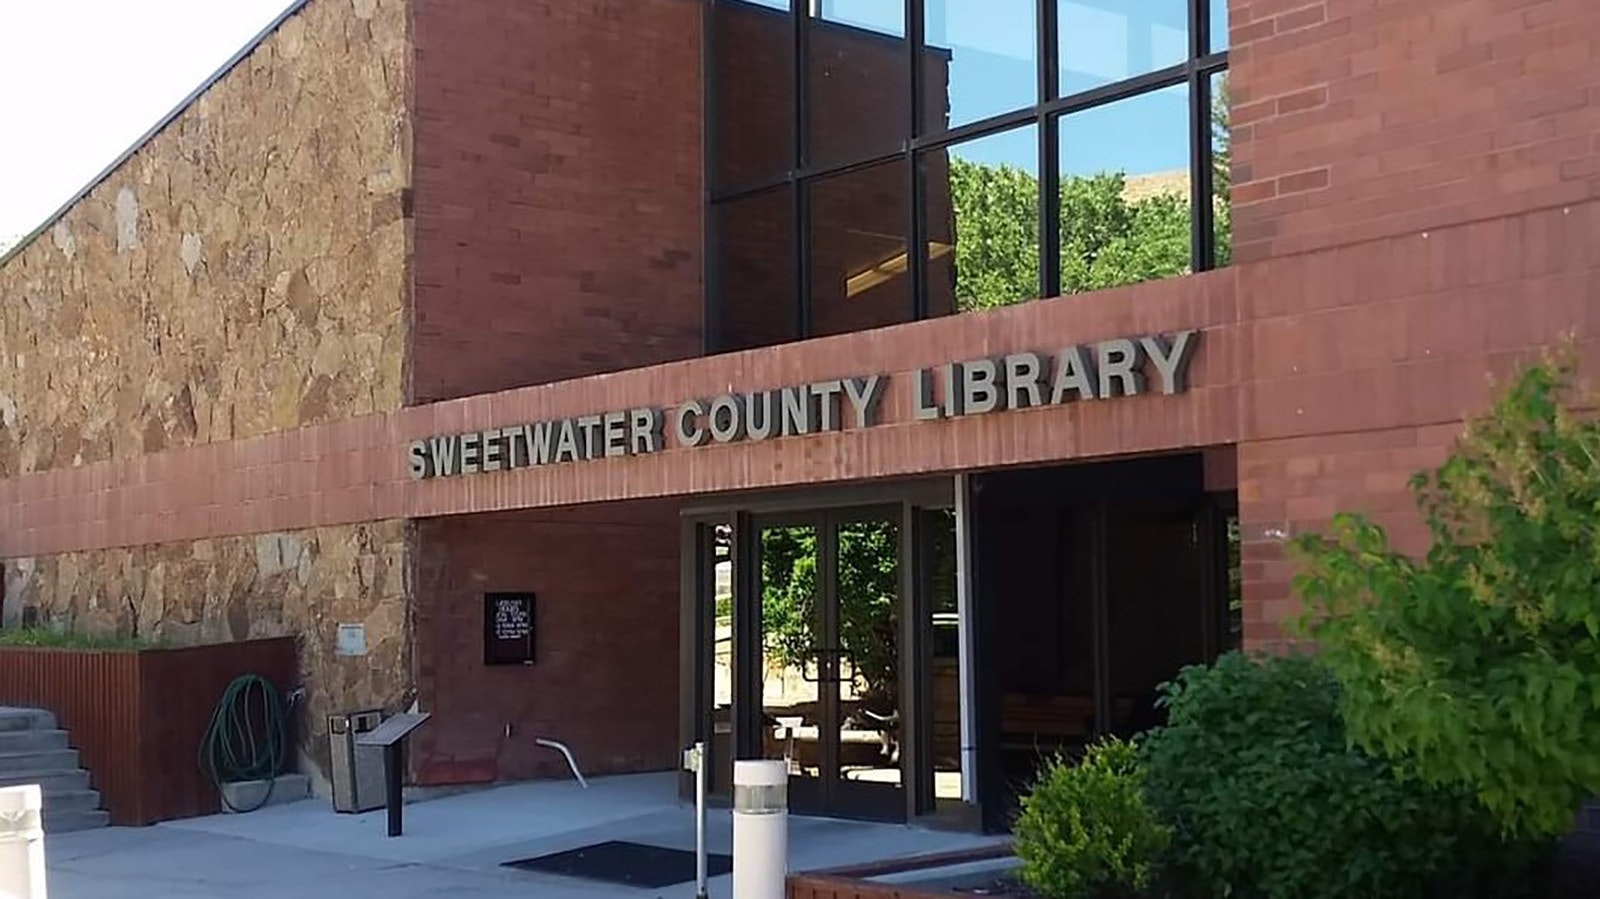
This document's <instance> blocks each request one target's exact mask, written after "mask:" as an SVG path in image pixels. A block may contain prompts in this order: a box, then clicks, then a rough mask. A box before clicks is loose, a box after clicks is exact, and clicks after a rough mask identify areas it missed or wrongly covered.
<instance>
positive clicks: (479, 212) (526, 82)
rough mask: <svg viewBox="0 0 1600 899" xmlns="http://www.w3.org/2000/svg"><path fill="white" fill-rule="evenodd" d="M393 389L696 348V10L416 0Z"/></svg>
mask: <svg viewBox="0 0 1600 899" xmlns="http://www.w3.org/2000/svg"><path fill="white" fill-rule="evenodd" d="M411 27H412V39H413V42H414V47H415V53H416V80H415V84H414V86H413V103H414V108H413V111H414V115H415V132H416V171H415V181H416V188H415V190H416V193H415V245H414V250H413V254H414V255H413V258H412V264H413V265H414V267H415V293H416V297H415V305H414V309H413V311H412V331H411V357H410V362H411V369H410V390H409V393H408V401H410V402H418V403H425V402H432V401H434V400H439V399H444V398H449V397H456V396H464V395H468V394H475V393H483V392H486V391H493V390H502V389H505V388H508V387H521V386H524V385H527V384H541V383H546V382H550V381H558V380H561V379H564V378H575V377H581V376H583V375H590V374H595V373H597V372H606V371H613V370H616V369H622V368H629V367H632V366H637V365H648V364H651V363H655V362H664V361H667V360H671V359H682V358H686V357H689V356H693V355H696V354H698V353H699V352H700V346H701V338H700V334H701V330H700V319H701V289H700V281H701V278H700V265H701V262H700V260H701V251H700V234H701V216H702V211H701V206H702V203H701V198H702V193H701V185H702V180H703V179H702V168H703V164H702V159H703V157H702V155H701V147H700V141H701V127H702V125H701V122H702V120H701V116H700V31H699V29H700V8H699V4H698V3H695V2H693V0H610V2H604V3H592V2H584V3H577V2H560V3H543V4H519V3H507V2H504V0H413V3H412V23H411Z"/></svg>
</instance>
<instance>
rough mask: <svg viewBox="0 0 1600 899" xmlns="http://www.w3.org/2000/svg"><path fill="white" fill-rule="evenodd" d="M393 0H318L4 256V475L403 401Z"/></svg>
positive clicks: (0, 281) (406, 167)
mask: <svg viewBox="0 0 1600 899" xmlns="http://www.w3.org/2000/svg"><path fill="white" fill-rule="evenodd" d="M406 21H407V18H406V3H405V2H404V0H312V2H311V3H310V4H308V5H307V6H306V7H305V8H304V9H303V10H302V11H301V12H299V13H298V14H296V15H295V16H293V17H291V18H290V19H288V20H287V21H286V22H284V24H283V25H282V27H281V28H279V29H278V31H277V32H275V33H274V34H273V35H271V36H270V37H268V38H267V39H266V40H265V41H264V42H263V43H262V44H261V45H260V46H259V47H257V48H256V49H255V51H254V52H253V53H252V54H251V55H250V56H249V57H248V58H247V59H245V60H244V61H243V62H241V63H240V64H239V65H238V66H237V67H235V68H234V69H233V70H232V71H231V72H229V73H228V74H227V75H226V76H225V77H223V78H222V79H221V80H220V81H218V82H217V83H216V84H214V85H212V86H211V87H210V89H209V90H208V91H207V92H206V93H205V94H204V95H202V96H201V97H200V98H199V100H197V101H196V102H195V103H194V104H192V105H191V106H190V107H189V109H187V110H186V111H185V112H184V113H183V114H182V115H180V116H179V117H178V118H177V119H176V120H174V121H173V122H171V123H170V124H169V125H168V126H167V127H166V129H165V130H163V131H162V132H161V133H160V134H158V135H156V137H155V138H153V139H152V140H151V141H149V142H148V143H147V144H146V145H145V146H144V147H143V148H141V149H140V150H139V151H138V152H137V153H135V154H134V155H133V156H132V157H131V158H130V159H128V160H127V161H126V162H125V163H124V164H123V165H122V166H121V167H120V168H119V169H118V170H117V171H116V172H114V173H113V174H112V175H111V176H110V177H108V178H106V179H105V180H104V181H103V182H102V183H101V184H100V185H99V186H98V187H96V188H95V189H94V190H93V191H92V192H91V193H90V194H89V195H88V196H86V197H84V198H83V199H82V200H80V201H79V202H78V203H77V204H76V205H75V206H74V207H73V208H72V209H71V210H70V211H68V212H67V213H66V215H65V216H63V217H62V218H61V219H60V220H59V221H58V222H56V224H55V225H54V226H53V227H52V228H51V229H50V230H49V231H47V232H46V233H44V234H41V235H39V237H37V238H35V239H34V240H33V242H32V243H31V244H30V245H28V246H27V247H25V248H24V249H23V250H22V251H21V252H20V253H18V254H17V255H16V256H15V257H14V258H12V259H11V260H9V261H8V262H6V263H5V264H4V265H3V266H0V300H3V302H0V350H3V352H0V419H3V425H4V426H3V428H0V476H10V475H15V474H18V473H22V472H29V471H38V470H42V469H48V468H54V467H60V466H68V465H76V464H81V463H83V462H93V461H96V460H100V459H105V458H110V457H118V458H121V457H127V456H133V455H138V454H141V453H149V452H157V451H160V450H163V449H167V448H169V447H174V446H181V445H187V444H193V443H203V442H207V441H214V440H228V439H231V438H238V437H249V436H254V435H257V434H262V433H265V432H269V431H275V430H283V429H286V428H293V427H297V426H299V425H303V424H309V423H314V422H319V421H325V420H328V419H331V418H338V417H344V416H349V415H355V414H361V413H366V412H374V411H382V410H389V409H395V408H398V407H399V405H400V397H401V376H402V374H401V372H402V365H403V360H404V358H405V341H406V330H405V318H404V309H405V302H406V271H407V269H406V264H405V260H406V239H407V238H406V227H407V225H406V221H405V219H404V218H403V217H402V195H403V193H404V191H405V190H406V188H407V186H408V183H409V179H410V163H409V159H408V156H409V138H408V136H407V127H408V126H407V115H406V112H405V108H406V107H405V81H406V77H407V75H406V72H407V64H406V60H407V50H406V48H407V44H406V28H407V25H406Z"/></svg>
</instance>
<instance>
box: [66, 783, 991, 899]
mask: <svg viewBox="0 0 1600 899" xmlns="http://www.w3.org/2000/svg"><path fill="white" fill-rule="evenodd" d="M674 784H675V780H674V777H673V775H671V774H652V775H638V776H632V777H616V778H604V779H600V780H595V781H591V782H590V789H588V790H583V789H581V788H580V787H578V785H577V784H575V783H571V782H540V783H529V784H518V785H512V786H504V787H497V788H493V789H487V790H482V791H476V792H472V793H465V794H459V795H454V796H449V797H445V798H440V799H433V800H428V801H423V802H415V803H412V804H409V805H407V806H406V810H405V831H406V832H405V834H404V835H402V836H400V837H396V838H393V839H391V838H389V837H387V836H386V835H385V828H386V820H387V819H386V818H385V815H384V812H383V811H381V810H379V811H374V812H367V813H365V814H361V815H341V814H337V813H335V812H334V811H333V810H332V809H331V808H330V807H329V806H328V804H327V802H326V801H324V800H315V799H313V800H307V801H304V802H296V803H291V804H288V805H280V806H271V807H268V808H264V809H261V810H259V811H256V812H251V813H249V814H244V815H217V816H213V817H209V818H197V819H191V820H186V821H176V822H169V823H167V824H161V825H157V826H155V827H147V828H110V829H102V830H93V831H84V832H81V833H69V834H61V835H59V836H52V837H49V838H48V839H47V841H46V847H45V851H46V855H47V860H48V864H49V868H50V884H49V888H50V897H51V899H166V897H174V899H189V897H216V899H223V897H227V899H257V897H260V899H267V897H272V899H280V897H286V896H287V897H295V899H335V897H338V899H349V897H363V896H381V897H383V899H420V897H431V896H468V897H513V896H516V897H528V896H538V897H540V899H595V897H635V899H639V897H661V899H690V897H692V896H693V895H694V884H693V882H692V881H691V882H689V883H684V884H679V885H676V886H673V887H670V888H666V889H662V890H640V889H633V888H629V887H622V886H614V885H610V884H604V883H598V882H594V881H587V880H578V879H572V878H564V877H554V876H549V875H542V874H533V873H527V872H522V871H518V870H515V869H512V868H505V867H501V863H502V862H506V861H511V860H515V859H522V858H530V857H533V856H538V855H544V854H547V853H551V852H560V851H563V850H567V849H574V848H577V847H580V846H586V845H590V844H593V843H598V842H603V841H606V840H633V841H637V842H642V843H647V844H650V845H655V846H663V847H668V848H678V849H693V848H694V811H693V808H692V807H691V806H687V805H684V804H682V803H680V802H679V801H678V800H677V798H676V795H675V791H674ZM732 831H733V827H732V818H731V816H730V815H729V813H728V812H727V811H726V810H713V811H712V813H711V816H710V821H709V825H708V827H707V839H708V842H709V844H710V849H711V851H712V852H721V853H727V852H730V851H731V848H732ZM993 842H997V840H996V838H988V837H980V836H974V835H971V834H955V833H945V832H937V831H929V830H924V829H920V828H914V827H904V826H895V825H877V824H863V823H858V822H849V821H838V820H832V819H815V818H792V819H791V820H790V841H789V848H790V854H789V864H790V870H793V871H801V870H810V869H816V868H824V867H832V866H835V865H843V864H855V863H860V862H866V861H874V860H878V859H884V858H894V857H899V856H906V855H917V854H922V853H928V852H942V851H950V850H957V849H966V848H972V847H975V846H982V845H988V844H990V843H993ZM729 880H730V878H728V877H721V878H716V879H714V880H712V881H711V895H712V896H713V897H717V899H727V897H730V886H729Z"/></svg>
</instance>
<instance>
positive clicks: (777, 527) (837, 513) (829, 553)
mask: <svg viewBox="0 0 1600 899" xmlns="http://www.w3.org/2000/svg"><path fill="white" fill-rule="evenodd" d="M752 525H753V527H754V529H755V538H756V539H755V550H756V565H757V572H756V574H757V577H758V583H757V585H756V594H757V596H758V597H759V599H760V602H761V618H760V620H761V626H762V631H763V633H762V640H761V651H762V658H761V661H760V668H759V670H758V673H759V675H760V678H761V684H760V691H761V693H760V695H761V704H760V707H759V708H756V707H754V706H753V704H752V708H751V712H753V713H755V714H756V715H757V716H758V720H757V721H756V722H754V724H755V727H756V729H757V730H758V731H759V733H760V738H761V755H762V757H764V758H769V759H784V760H786V761H787V762H788V764H789V774H790V783H789V803H790V807H791V808H793V809H794V810H795V811H796V812H797V813H799V814H825V815H834V816H840V817H852V818H873V819H889V820H894V819H897V818H901V817H904V815H905V794H904V789H905V777H904V773H903V768H902V753H901V751H900V744H901V735H900V723H901V720H902V717H903V716H902V714H901V703H900V683H899V681H900V655H901V653H900V606H901V595H900V594H901V584H900V581H901V578H900V565H901V558H900V555H901V552H900V543H901V541H900V510H899V508H898V507H888V508H882V507H879V508H856V509H833V510H827V511H821V512H809V513H798V514H787V515H784V514H779V515H771V516H755V517H754V519H753V521H752Z"/></svg>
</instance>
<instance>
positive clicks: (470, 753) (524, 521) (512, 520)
mask: <svg viewBox="0 0 1600 899" xmlns="http://www.w3.org/2000/svg"><path fill="white" fill-rule="evenodd" d="M415 564H416V577H415V579H414V585H415V586H414V593H413V595H414V597H415V599H414V609H415V613H414V614H415V615H416V620H415V623H416V630H415V633H416V635H417V636H416V639H417V647H416V665H417V684H418V690H419V692H420V696H421V702H422V706H423V708H424V709H425V710H427V711H430V712H433V714H434V718H433V719H432V721H430V722H429V726H428V727H426V728H424V729H422V730H421V731H418V736H417V738H416V748H415V753H416V754H415V756H414V761H413V766H414V767H413V770H414V772H415V774H416V778H417V782H418V783H424V784H447V783H472V782H485V781H491V780H496V779H525V778H532V777H563V776H565V777H570V776H571V775H570V774H568V769H567V767H566V763H565V761H564V760H563V759H562V757H561V755H560V754H559V753H557V752H555V751H554V750H551V749H547V748H543V747H540V746H537V745H535V744H534V742H533V740H534V738H535V737H547V738H551V739H555V740H559V741H561V742H564V743H567V744H568V745H570V746H571V747H572V751H573V754H574V755H576V756H577V759H578V764H579V765H580V766H581V768H582V770H583V773H584V776H586V777H587V776H589V775H592V774H607V773H620V772H632V771H651V770H661V769H667V768H672V767H673V766H674V765H675V763H676V761H677V747H676V743H677V739H678V717H677V715H678V679H677V671H678V668H677V665H678V627H677V622H678V527H677V512H676V507H675V506H672V505H668V504H661V503H634V504H619V505H614V506H606V507H591V508H589V509H571V510H551V511H538V512H518V513H503V514H494V515H471V516H459V517H453V518H436V519H429V520H425V521H420V522H418V524H417V537H416V562H415ZM499 590H508V591H521V590H531V591H534V592H535V593H536V594H537V609H536V618H535V628H536V640H537V644H536V650H535V652H536V656H537V658H536V662H535V664H534V665H533V666H531V667H523V666H486V665H484V664H483V600H482V595H483V593H485V592H487V591H499ZM508 723H509V724H511V725H512V734H511V736H509V737H507V736H506V734H505V726H506V724H508Z"/></svg>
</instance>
